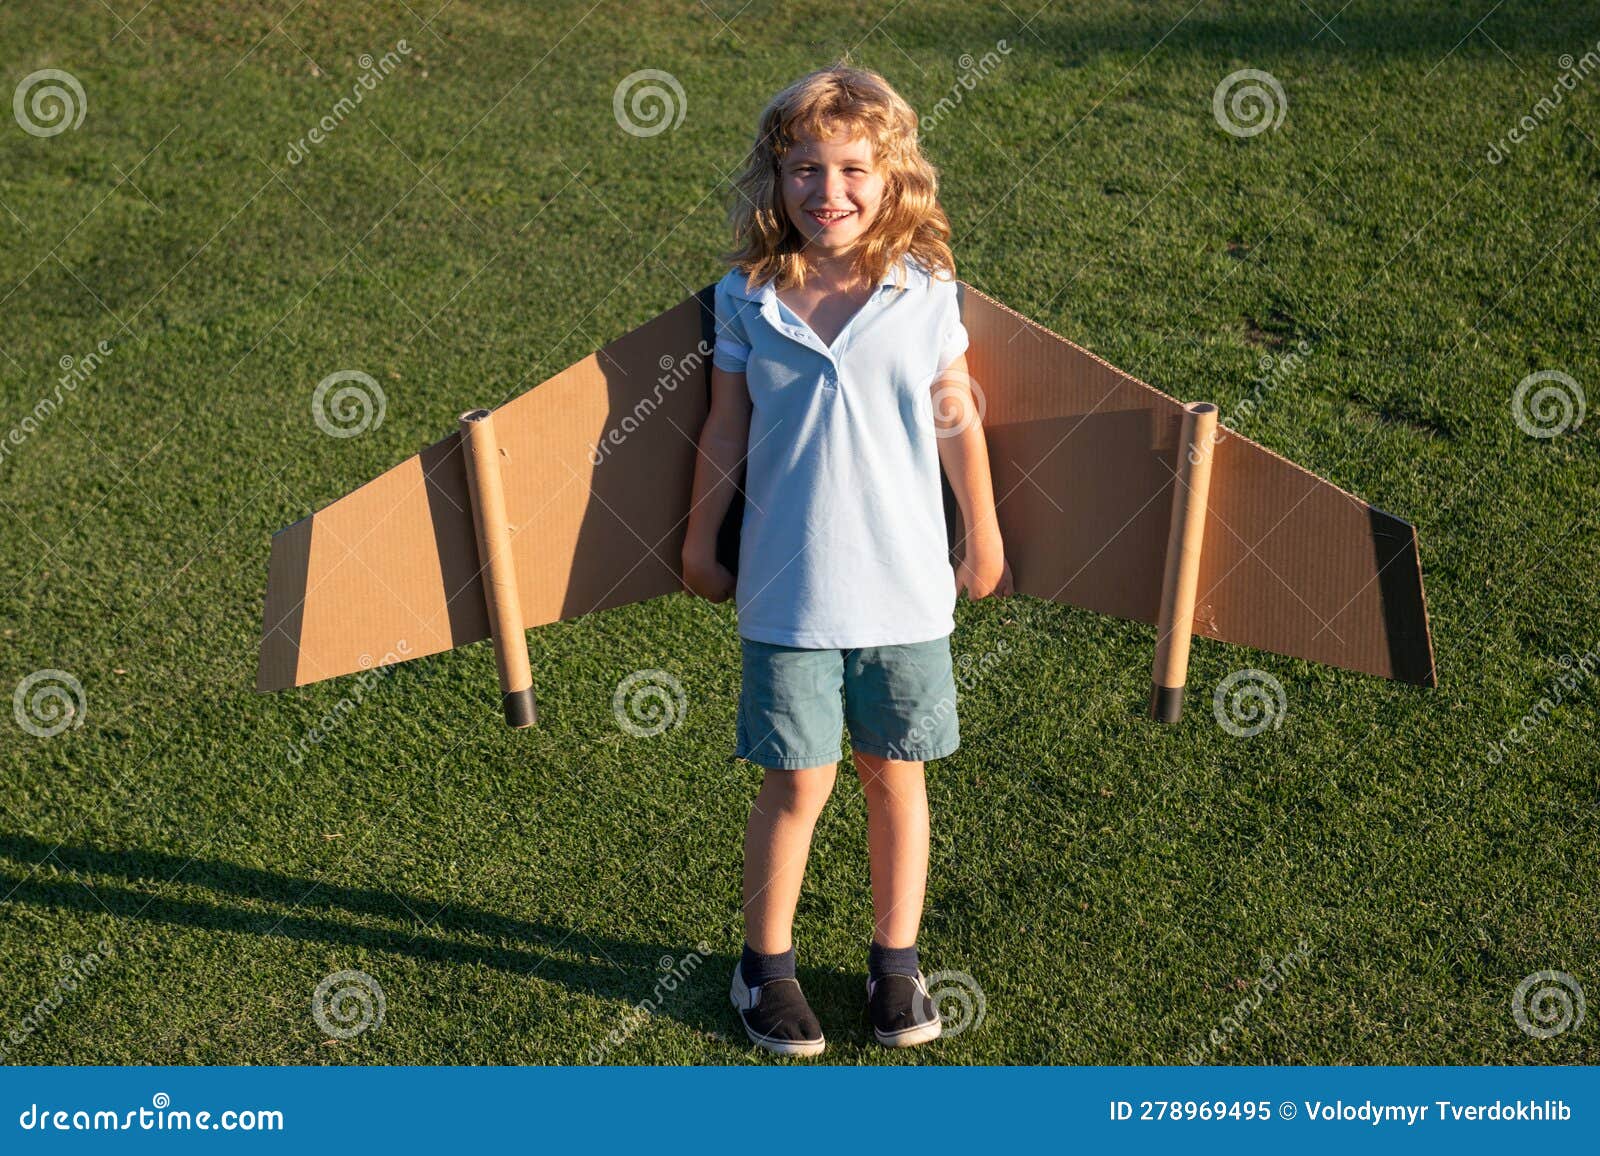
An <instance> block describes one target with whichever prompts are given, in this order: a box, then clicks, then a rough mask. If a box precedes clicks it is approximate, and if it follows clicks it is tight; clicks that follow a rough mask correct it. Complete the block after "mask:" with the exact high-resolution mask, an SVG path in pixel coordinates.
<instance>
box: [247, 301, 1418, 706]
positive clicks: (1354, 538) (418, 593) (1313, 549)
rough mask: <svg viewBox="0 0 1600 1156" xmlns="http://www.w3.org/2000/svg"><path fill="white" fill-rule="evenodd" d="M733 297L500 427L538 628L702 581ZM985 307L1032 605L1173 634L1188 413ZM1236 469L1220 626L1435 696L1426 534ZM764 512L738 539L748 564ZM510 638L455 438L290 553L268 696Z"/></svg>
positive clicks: (1220, 474)
mask: <svg viewBox="0 0 1600 1156" xmlns="http://www.w3.org/2000/svg"><path fill="white" fill-rule="evenodd" d="M711 301H712V289H711V287H709V286H708V287H707V288H705V289H703V290H701V291H700V292H699V293H698V294H696V295H695V296H694V297H692V298H689V299H688V300H686V301H684V302H682V303H680V304H679V305H677V306H675V307H674V308H673V309H670V310H668V311H667V312H665V313H663V314H661V315H660V316H658V317H656V318H655V319H654V320H652V321H650V322H647V323H646V324H645V325H643V326H641V327H639V328H638V329H635V330H633V331H632V332H630V333H628V334H626V335H624V336H623V337H621V338H619V339H618V340H617V341H615V342H613V343H611V344H610V345H608V346H606V347H605V348H604V349H602V350H600V351H599V352H598V353H595V354H593V355H591V356H589V357H586V358H584V359H583V360H581V361H579V362H577V363H576V364H574V365H572V366H569V367H568V368H567V369H565V370H563V371H562V372H560V373H558V374H557V375H556V376H554V377H552V378H550V379H549V380H547V381H545V382H543V383H541V384H540V385H538V386H537V387H535V388H533V389H531V390H529V391H527V392H526V393H523V394H521V395H519V396H517V397H514V398H512V399H511V400H510V401H508V402H506V403H505V404H504V405H503V406H501V407H499V408H498V409H496V410H495V411H494V422H495V429H496V433H497V437H498V440H499V443H500V449H501V458H502V467H503V469H504V471H505V473H504V483H505V496H506V507H507V509H506V513H507V517H508V519H509V520H510V522H511V532H512V543H513V554H514V558H515V564H516V569H517V579H518V581H517V585H518V591H519V595H520V599H521V603H522V608H523V613H524V618H525V621H526V624H527V625H528V626H530V627H531V626H539V625H543V624H545V623H550V622H555V621H559V620H563V619H568V618H575V617H578V616H580V615H583V614H587V613H590V612H591V611H595V610H601V609H605V608H608V607H613V606H619V605H623V604H626V603H629V602H636V601H641V600H644V599H648V598H653V597H656V596H657V595H660V594H666V593H669V592H671V591H675V590H678V589H681V585H680V581H679V576H678V559H679V556H680V553H681V549H682V544H683V534H684V530H685V527H686V525H687V518H688V503H689V498H690V494H691V491H692V488H693V477H694V466H695V444H696V441H697V438H698V434H699V431H700V428H701V425H702V424H703V422H704V420H705V415H706V411H707V403H708V399H709V388H708V386H709V377H710V352H711V349H712V344H713V341H714V334H713V327H712V316H711ZM961 301H962V319H963V321H964V322H965V324H966V326H967V330H968V333H969V335H970V338H971V347H970V348H969V350H968V354H967V358H968V364H969V370H970V372H971V375H972V377H973V379H974V380H975V381H976V382H977V383H978V386H979V388H980V389H981V390H982V391H983V394H984V399H985V417H984V426H985V430H986V434H987V440H988V447H989V455H990V465H991V470H992V472H993V476H994V485H995V497H996V507H997V510H998V513H999V517H1000V524H1001V530H1002V533H1003V535H1004V538H1005V542H1006V550H1007V556H1008V558H1009V559H1010V562H1011V565H1012V573H1013V577H1014V579H1015V582H1016V587H1017V589H1018V591H1019V592H1021V593H1025V594H1031V595H1035V596H1037V597H1040V598H1047V599H1051V600H1053V601H1057V602H1065V603H1069V604H1071V605H1075V606H1081V607H1084V608H1085V609H1089V610H1093V611H1097V612H1100V613H1105V614H1112V615H1116V616H1118V617H1122V618H1128V619H1133V620H1136V621H1141V622H1148V623H1154V622H1155V621H1156V616H1157V612H1158V608H1159V602H1160V596H1161V578H1162V571H1163V563H1164V553H1165V549H1166V540H1167V530H1168V523H1169V519H1170V516H1171V508H1172V489H1173V485H1174V477H1175V473H1174V471H1175V467H1176V463H1177V460H1178V458H1177V455H1178V454H1179V453H1180V452H1181V451H1180V447H1179V446H1178V437H1179V428H1180V425H1181V421H1182V406H1181V405H1180V404H1179V402H1178V401H1176V400H1175V399H1173V398H1171V397H1169V396H1167V395H1166V394H1163V393H1161V392H1160V391H1158V390H1156V389H1154V388H1152V387H1151V386H1149V385H1146V384H1145V383H1144V382H1142V381H1139V380H1138V379H1137V378H1134V377H1132V376H1131V375H1129V374H1126V373H1124V372H1122V371H1121V370H1119V369H1117V368H1115V367H1114V366H1111V365H1109V364H1107V363H1106V362H1104V361H1102V360H1101V359H1099V358H1097V357H1095V356H1094V355H1093V354H1091V353H1089V352H1088V351H1086V350H1084V349H1082V348H1080V347H1078V346H1077V345H1075V344H1073V343H1072V342H1070V341H1068V340H1066V339H1065V338H1062V337H1060V336H1058V335H1057V334H1055V333H1052V332H1050V331H1049V330H1048V329H1045V328H1044V327H1043V326H1040V325H1037V324H1035V323H1034V322H1032V321H1029V320H1028V319H1027V318H1024V317H1022V316H1021V315H1019V314H1017V313H1015V312H1013V311H1012V310H1010V309H1007V308H1006V307H1005V306H1003V305H1001V304H1000V303H999V302H997V301H994V300H993V299H992V298H989V297H986V296H985V295H984V294H982V293H980V292H978V291H977V290H975V289H972V288H971V287H970V286H967V285H965V284H963V285H962V286H961ZM1216 455H1217V456H1216V461H1215V465H1214V469H1213V474H1212V482H1211V499H1210V505H1209V508H1208V512H1207V517H1206V529H1205V541H1204V546H1203V550H1202V562H1201V573H1200V585H1199V594H1198V600H1197V608H1196V615H1195V631H1196V633H1198V634H1201V635H1204V636H1207V637H1211V638H1216V639H1219V640H1221V641H1225V642H1237V643H1243V644H1245V645H1250V646H1255V647H1258V648H1261V649H1265V650H1271V651H1276V652H1279V653H1283V654H1289V655H1293V656H1295V657H1300V658H1306V659H1310V660H1312V661H1316V662H1324V663H1328V664H1330V665H1334V666H1343V667H1348V668H1350V669H1354V670H1360V671H1365V672H1367V673H1370V674H1377V675H1381V676H1383V677H1389V678H1399V679H1403V680H1406V681H1410V682H1421V683H1427V684H1430V685H1431V683H1432V681H1433V659H1432V651H1431V647H1430V644H1429V639H1428V630H1427V617H1426V608H1425V605H1424V602H1423V596H1422V576H1421V569H1420V565H1419V563H1418V560H1417V551H1416V538H1415V533H1414V531H1413V530H1412V528H1411V526H1410V525H1408V524H1407V523H1405V522H1403V521H1401V520H1400V519H1398V518H1393V517H1391V516H1389V515H1387V514H1383V513H1382V512H1381V511H1377V510H1374V509H1373V508H1372V507H1370V506H1368V505H1367V504H1366V503H1364V502H1362V501H1360V500H1359V499H1357V498H1354V497H1352V496H1351V495H1349V494H1347V493H1345V492H1344V491H1343V490H1340V489H1339V488H1338V487H1337V486H1334V485H1332V484H1331V483H1329V482H1326V481H1324V480H1322V479H1321V478H1318V477H1316V476H1315V475H1313V474H1310V473H1308V472H1306V471H1305V470H1302V469H1300V468H1299V467H1298V466H1295V465H1294V464H1293V463H1291V462H1288V461H1286V460H1284V459H1283V458H1281V457H1278V456H1277V455H1276V454H1273V453H1271V452H1270V451H1268V450H1266V449H1264V448H1262V447H1261V446H1259V445H1256V444H1255V443H1254V442H1252V441H1250V440H1249V439H1247V438H1243V437H1240V436H1238V435H1237V434H1234V433H1232V432H1231V431H1226V432H1225V433H1224V437H1223V439H1222V441H1221V442H1220V443H1219V444H1218V445H1217V447H1216ZM946 498H947V503H946V505H947V512H948V513H949V521H950V532H951V545H952V549H953V550H954V549H955V548H956V547H957V545H958V543H959V540H960V537H961V533H962V528H961V519H960V513H959V510H957V509H956V507H955V504H954V502H953V499H952V498H951V496H950V495H949V493H948V490H947V494H946ZM741 513H742V504H741V503H740V502H738V501H737V500H736V501H735V504H734V507H733V508H732V509H731V510H730V511H729V514H728V517H727V519H726V520H725V522H724V525H723V528H722V534H721V537H720V540H719V554H720V556H721V558H722V560H723V562H724V563H725V564H727V565H728V566H729V568H730V569H735V568H736V561H737V549H738V545H737V532H738V524H739V520H740V515H741ZM488 635H489V624H488V617H487V613H486V611H485V607H484V599H483V590H482V585H481V582H480V581H479V578H478V559H477V544H476V537H475V533H474V529H473V524H472V513H471V509H470V507H469V505H468V496H467V482H466V474H465V471H464V467H463V463H462V459H461V455H460V449H459V443H458V441H457V438H456V436H455V435H453V434H452V435H451V436H450V437H447V438H445V439H443V440H441V441H439V442H437V443H435V444H434V445H432V446H429V447H428V448H427V449H425V450H423V451H422V452H421V453H420V454H418V455H416V456H415V457H412V458H410V459H408V460H407V461H405V462H402V463H401V464H400V465H398V466H396V467H394V468H393V469H392V470H389V471H388V472H387V473H385V474H383V475H381V476H380V477H378V478H376V479H374V480H373V481H371V482H369V483H368V484H367V485H365V486H362V487H361V488H360V489H358V490H356V491H354V492H353V493H351V494H349V495H347V496H345V497H343V498H341V499H339V500H338V501H336V502H334V503H332V504H331V505H329V506H327V507H325V508H323V509H321V510H319V511H317V512H316V513H315V514H313V515H311V516H310V517H309V518H306V519H303V520H302V521H300V522H297V523H295V524H294V525H293V526H290V527H288V528H287V529H286V530H283V531H281V532H280V533H279V534H278V535H276V536H275V537H274V539H273V544H272V556H271V560H270V563H269V579H268V589H267V605H266V616H265V628H264V633H263V641H262V650H261V665H260V671H259V674H258V687H259V688H260V689H262V690H275V689H280V688H283V687H288V686H297V685H303V684H305V683H310V682H315V681H318V680H320V679H324V678H330V677H333V676H335V675H339V674H347V673H350V672H353V671H356V670H360V669H363V668H365V667H366V666H368V665H372V664H373V663H376V662H381V661H384V660H385V659H384V657H382V656H388V660H391V661H392V660H393V656H394V652H395V651H396V648H397V644H399V643H401V642H404V643H405V650H404V654H403V657H405V658H416V657H421V656H423V655H426V654H434V653H437V652H439V651H442V650H448V649H451V648H453V647H456V646H462V645H465V644H466V643H469V642H476V641H479V640H481V639H484V638H487V637H488Z"/></svg>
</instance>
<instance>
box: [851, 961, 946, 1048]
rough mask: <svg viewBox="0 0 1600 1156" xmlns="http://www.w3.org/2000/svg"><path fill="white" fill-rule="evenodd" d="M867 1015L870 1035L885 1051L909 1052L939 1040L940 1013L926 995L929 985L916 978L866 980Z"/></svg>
mask: <svg viewBox="0 0 1600 1156" xmlns="http://www.w3.org/2000/svg"><path fill="white" fill-rule="evenodd" d="M867 1014H868V1015H869V1016H870V1017H871V1018H872V1034H873V1035H875V1036H877V1037H878V1042H879V1043H880V1044H882V1045H883V1046H884V1047H886V1048H909V1047H912V1046H914V1045H916V1044H925V1043H927V1042H928V1041H929V1040H936V1039H938V1038H939V1033H940V1031H941V1030H942V1028H943V1025H941V1024H940V1022H939V1009H938V1007H936V1006H935V1005H934V1002H933V997H931V996H930V995H929V994H928V981H927V979H926V978H925V977H924V976H923V974H922V973H921V972H920V971H919V972H917V974H916V975H898V974H895V973H892V972H891V973H890V974H888V975H886V976H884V977H883V978H882V979H877V980H874V979H872V978H870V977H869V978H868V979H867Z"/></svg>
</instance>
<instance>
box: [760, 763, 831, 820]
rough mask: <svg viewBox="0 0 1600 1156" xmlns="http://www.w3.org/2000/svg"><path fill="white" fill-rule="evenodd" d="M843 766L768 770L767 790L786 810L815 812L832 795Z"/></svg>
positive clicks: (778, 804)
mask: <svg viewBox="0 0 1600 1156" xmlns="http://www.w3.org/2000/svg"><path fill="white" fill-rule="evenodd" d="M838 768H839V765H838V764H837V763H829V764H827V765H826V766H820V767H807V768H806V769H804V770H798V771H789V770H771V769H769V770H768V771H767V777H766V783H765V789H766V794H767V796H768V798H769V799H771V800H772V802H774V803H775V804H776V805H777V806H779V807H781V808H782V809H783V810H786V811H797V812H815V811H820V810H822V806H823V804H824V803H826V802H827V801H828V796H829V795H831V794H832V793H833V784H834V779H835V778H836V777H837V775H838Z"/></svg>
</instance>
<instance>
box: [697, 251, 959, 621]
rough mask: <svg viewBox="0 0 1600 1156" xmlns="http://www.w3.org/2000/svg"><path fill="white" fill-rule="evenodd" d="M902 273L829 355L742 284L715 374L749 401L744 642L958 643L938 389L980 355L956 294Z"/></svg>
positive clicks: (910, 263)
mask: <svg viewBox="0 0 1600 1156" xmlns="http://www.w3.org/2000/svg"><path fill="white" fill-rule="evenodd" d="M899 268H900V270H901V271H902V272H903V275H904V287H903V288H899V289H897V288H895V286H894V279H895V267H893V266H891V268H890V269H889V271H888V273H887V274H886V275H885V276H884V278H883V280H882V281H881V282H879V284H878V286H877V288H876V289H874V290H873V293H872V296H871V297H869V298H868V299H867V302H866V304H865V305H863V306H862V307H861V309H860V310H859V311H858V312H857V313H856V315H855V316H854V317H853V318H852V319H851V320H850V322H849V323H848V324H847V325H846V326H845V327H844V329H843V330H842V331H841V332H840V333H839V336H838V337H837V338H835V340H834V342H833V344H832V345H831V346H828V345H824V344H823V342H822V339H821V338H819V337H818V336H817V335H816V334H815V333H813V332H812V331H811V328H810V326H808V325H807V324H806V323H805V322H804V321H801V320H800V318H799V317H798V316H797V315H796V314H795V313H794V312H793V311H792V310H790V309H789V307H788V306H786V305H784V304H783V302H781V301H779V300H778V296H777V293H776V292H774V290H773V287H772V285H771V283H770V282H769V283H768V284H766V285H764V286H762V287H760V288H759V289H751V288H750V287H749V286H748V284H747V282H746V278H745V274H744V273H743V272H741V271H740V270H738V269H734V270H732V271H730V272H729V273H728V275H727V276H726V277H724V278H723V279H722V280H721V281H720V282H718V283H717V287H716V293H715V300H716V304H715V308H716V318H717V339H716V349H715V352H714V353H713V355H712V361H713V363H714V364H715V365H717V366H720V367H721V368H723V369H726V370H729V371H730V372H734V373H739V372H743V373H744V375H745V382H746V384H747V386H748V388H749V392H750V401H751V414H750V446H749V456H748V458H747V461H746V479H745V509H744V523H743V528H742V531H741V538H740V543H739V575H738V585H737V590H736V593H735V605H736V606H737V608H738V617H739V633H740V634H741V635H742V636H743V637H745V638H750V639H754V640H756V641H757V642H770V643H776V644H779V645H783V646H802V647H813V648H823V647H831V648H838V649H846V650H848V649H853V648H856V647H862V646H891V645H896V644H899V643H905V642H926V641H929V640H931V639H935V638H942V637H944V636H946V635H948V634H949V633H950V632H951V631H952V630H953V629H954V628H955V601H956V585H955V575H954V572H953V571H952V570H951V567H950V557H949V547H948V544H947V543H948V538H947V534H946V530H945V520H944V499H943V494H942V490H941V488H940V472H939V447H938V438H937V437H936V436H935V425H934V418H933V398H932V393H931V390H932V385H933V382H934V379H935V378H936V377H937V376H938V373H939V371H940V370H942V369H943V368H944V367H945V366H947V365H948V364H949V363H950V362H951V361H953V360H954V359H955V358H956V356H958V355H959V354H961V353H962V352H964V351H965V350H966V348H967V331H966V329H965V327H963V325H962V324H961V313H960V306H959V302H958V300H957V296H956V283H955V281H954V280H945V279H940V278H934V277H932V276H930V275H929V274H928V272H927V271H926V270H925V269H924V268H923V267H922V266H921V265H920V264H918V263H916V262H915V261H914V260H913V259H912V258H910V257H906V258H904V259H903V260H902V262H901V263H900V266H899Z"/></svg>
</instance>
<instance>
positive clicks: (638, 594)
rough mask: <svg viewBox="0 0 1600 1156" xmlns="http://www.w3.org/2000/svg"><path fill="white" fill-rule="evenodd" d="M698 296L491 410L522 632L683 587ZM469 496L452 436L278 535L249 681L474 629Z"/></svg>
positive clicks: (281, 679)
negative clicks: (681, 568)
mask: <svg viewBox="0 0 1600 1156" xmlns="http://www.w3.org/2000/svg"><path fill="white" fill-rule="evenodd" d="M710 302H711V297H710V290H709V289H707V290H705V291H704V292H703V293H702V294H699V295H697V296H696V297H693V298H690V299H689V300H687V301H684V302H682V303H681V304H679V305H678V306H676V307H674V308H673V309H670V310H668V311H667V312H666V313H663V314H661V315H660V316H658V317H656V318H655V319H654V320H653V321H650V322H647V323H646V324H645V325H642V326H640V327H639V328H638V329H635V330H633V331H632V332H630V333H628V334H626V335H624V336H623V337H621V338H619V339H618V340H617V341H615V342H613V343H612V344H610V345H608V346H606V347H605V348H604V349H602V350H600V351H599V352H598V353H595V354H592V355H590V356H589V357H586V358H584V359H583V360H581V361H579V362H577V363H576V364H574V365H571V366H569V367H568V368H566V369H565V370H563V371H561V372H560V373H558V374H556V376H554V377H552V378H550V379H549V380H547V381H545V382H543V383H542V384H540V385H539V386H537V387H536V388H534V389H531V390H529V391H528V392H526V393H523V394H521V395H519V396H517V397H515V398H513V399H511V400H510V401H509V402H507V403H506V404H505V405H503V406H501V407H499V408H498V409H496V410H495V411H494V422H495V429H496V434H497V436H498V440H499V443H500V456H501V464H502V468H503V469H504V471H505V473H504V481H505V494H506V515H507V517H508V519H509V520H510V522H511V535H512V539H511V540H512V551H513V556H514V558H515V563H516V570H517V587H518V594H519V596H520V598H521V602H522V610H523V617H524V619H525V621H526V624H527V625H528V626H540V625H543V624H545V623H549V622H555V621H558V620H561V619H565V618H574V617H577V616H578V615H581V614H587V613H589V612H590V611H593V610H601V609H605V608H606V607H610V606H619V605H622V604H624V603H628V602H637V601H640V600H642V599H646V598H653V597H655V596H657V595H659V594H665V593H668V592H670V591H672V590H677V589H681V586H680V583H679V580H678V561H677V560H678V558H679V556H680V554H681V552H682V548H683V534H684V529H685V526H686V525H687V517H688V500H689V495H690V492H691V490H692V488H693V481H694V461H695V444H696V440H697V439H698V437H699V432H700V427H701V425H702V424H704V421H705V416H706V410H707V402H708V396H707V382H708V380H709V374H710V350H711V336H710V334H711V330H710ZM468 503H469V498H468V493H467V477H466V471H465V467H464V464H463V461H462V458H461V450H460V443H459V441H458V439H457V436H456V435H455V434H451V435H450V436H449V437H447V438H444V439H442V440H440V441H438V442H435V443H434V444H433V445H431V446H429V447H428V448H427V449H425V450H423V451H422V452H421V453H419V454H417V455H415V456H413V457H411V458H408V459H407V460H406V461H404V462H401V463H400V464H399V465H397V466H395V467H394V468H393V469H391V470H389V471H388V472H386V473H384V474H382V475H381V476H379V477H377V478H375V479H373V480H372V481H371V482H368V483H367V484H366V485H364V486H362V487H361V488H359V489H357V490H355V491H353V492H352V493H350V494H347V495H345V496H344V497H343V498H340V499H339V500H338V501H336V502H333V503H332V504H331V505H328V506H326V507H324V508H323V509H320V510H318V511H317V512H316V513H314V514H312V515H311V516H310V517H308V518H304V519H302V520H301V521H299V522H296V523H295V524H294V525H292V526H290V527H288V528H287V529H285V530H282V531H280V532H279V533H278V534H276V535H275V536H274V537H273V540H272V555H271V559H270V561H269V563H268V580H267V600H266V612H265V621H264V629H263V636H262V645H261V661H260V666H259V669H258V672H257V679H256V685H257V688H258V689H260V690H264V691H265V690H280V689H283V688H285V687H290V686H301V685H304V684H306V683H311V682H317V681H319V680H321V679H325V678H332V677H334V676H335V675H340V674H349V673H351V672H354V671H357V670H362V669H365V668H367V667H369V666H372V665H374V664H381V663H382V662H383V661H384V656H388V661H391V662H392V661H395V660H396V659H397V658H404V659H411V658H420V657H422V656H424V655H428V654H436V653H438V652H440V651H443V650H450V649H452V648H454V647H457V646H464V645H466V644H467V643H470V642H478V641H481V640H483V639H485V638H488V637H489V619H488V612H487V610H486V608H485V603H484V595H483V585H482V582H481V580H480V578H479V566H478V546H477V538H476V533H475V531H474V528H473V524H472V508H471V506H470V505H469V504H468ZM401 644H404V645H403V648H401ZM397 649H403V653H397Z"/></svg>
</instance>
